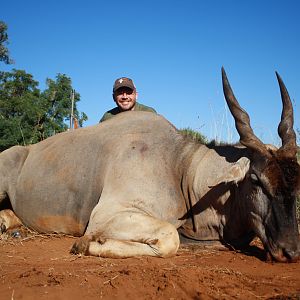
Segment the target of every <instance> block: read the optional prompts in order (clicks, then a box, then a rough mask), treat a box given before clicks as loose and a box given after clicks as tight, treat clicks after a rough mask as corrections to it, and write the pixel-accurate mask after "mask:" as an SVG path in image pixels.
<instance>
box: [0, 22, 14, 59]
mask: <svg viewBox="0 0 300 300" xmlns="http://www.w3.org/2000/svg"><path fill="white" fill-rule="evenodd" d="M6 31H7V25H6V24H5V23H4V22H3V21H0V61H3V62H4V63H6V64H12V63H13V60H12V59H11V58H10V57H9V51H8V49H7V47H6V45H7V44H8V34H7V32H6Z"/></svg>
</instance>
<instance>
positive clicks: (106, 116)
mask: <svg viewBox="0 0 300 300" xmlns="http://www.w3.org/2000/svg"><path fill="white" fill-rule="evenodd" d="M134 110H135V111H149V112H153V113H156V111H155V109H153V108H152V107H149V106H146V105H143V104H140V103H138V102H136V103H135V106H134ZM119 113H121V111H120V109H119V107H115V108H113V109H111V110H109V111H107V112H106V113H105V114H104V115H103V116H102V118H101V119H100V121H99V123H100V122H103V121H106V120H108V119H110V118H112V117H114V116H115V115H117V114H119Z"/></svg>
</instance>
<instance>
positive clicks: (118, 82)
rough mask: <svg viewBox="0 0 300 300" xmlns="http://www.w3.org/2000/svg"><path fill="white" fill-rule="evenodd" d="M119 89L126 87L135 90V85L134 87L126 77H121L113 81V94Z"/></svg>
mask: <svg viewBox="0 0 300 300" xmlns="http://www.w3.org/2000/svg"><path fill="white" fill-rule="evenodd" d="M121 87H128V88H130V89H132V90H135V85H134V83H133V81H132V80H131V79H130V78H127V77H121V78H118V79H117V80H116V81H115V83H114V86H113V92H115V91H116V90H118V89H119V88H121Z"/></svg>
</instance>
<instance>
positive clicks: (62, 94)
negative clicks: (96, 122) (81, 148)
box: [42, 74, 87, 136]
mask: <svg viewBox="0 0 300 300" xmlns="http://www.w3.org/2000/svg"><path fill="white" fill-rule="evenodd" d="M46 83H47V86H48V88H47V89H46V90H45V91H44V92H43V93H42V97H43V99H44V104H45V109H46V116H47V128H45V130H46V135H47V136H50V135H53V134H55V133H58V132H62V131H65V130H67V128H68V125H67V124H66V122H67V121H69V120H70V113H71V100H70V97H71V93H72V90H73V88H72V82H71V79H70V78H69V77H67V76H66V75H65V74H58V75H57V76H56V80H55V81H54V80H52V79H49V78H48V79H47V80H46ZM79 100H80V95H79V94H78V93H75V95H74V113H73V115H74V117H76V119H77V120H78V122H79V125H80V126H82V124H83V122H84V121H86V120H87V115H86V114H85V113H84V112H82V113H80V112H79V111H78V110H77V105H76V104H77V102H78V101H79Z"/></svg>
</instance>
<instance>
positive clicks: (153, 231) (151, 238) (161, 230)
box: [71, 212, 179, 258]
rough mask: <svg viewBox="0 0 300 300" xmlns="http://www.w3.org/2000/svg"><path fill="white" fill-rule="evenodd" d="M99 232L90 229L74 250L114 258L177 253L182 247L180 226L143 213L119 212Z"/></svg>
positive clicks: (165, 255)
mask: <svg viewBox="0 0 300 300" xmlns="http://www.w3.org/2000/svg"><path fill="white" fill-rule="evenodd" d="M104 227H105V228H103V229H102V228H101V231H100V230H99V232H97V233H90V234H89V232H87V235H85V236H83V237H82V238H80V239H79V240H78V241H77V242H76V243H75V244H74V245H73V248H72V250H71V252H72V253H74V254H78V253H82V254H85V255H94V256H101V257H111V258H125V257H132V256H141V255H147V256H159V257H167V256H172V255H175V254H176V252H177V250H178V247H179V236H178V232H177V230H176V228H175V227H174V226H173V225H172V224H170V223H168V222H165V221H161V220H158V219H156V218H153V217H150V216H147V215H144V214H141V213H129V212H126V213H119V214H117V215H116V216H115V217H114V218H113V219H111V220H110V221H109V222H107V223H106V224H105V226H104Z"/></svg>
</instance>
